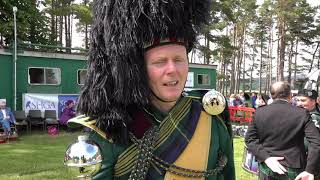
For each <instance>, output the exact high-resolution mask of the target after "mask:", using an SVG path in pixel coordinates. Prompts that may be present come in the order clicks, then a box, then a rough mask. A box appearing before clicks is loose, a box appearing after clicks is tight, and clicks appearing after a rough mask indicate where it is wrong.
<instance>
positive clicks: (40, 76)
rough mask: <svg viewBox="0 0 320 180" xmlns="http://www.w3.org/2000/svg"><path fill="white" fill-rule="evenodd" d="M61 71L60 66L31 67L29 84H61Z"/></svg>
mask: <svg viewBox="0 0 320 180" xmlns="http://www.w3.org/2000/svg"><path fill="white" fill-rule="evenodd" d="M60 83H61V71H60V69H59V68H42V67H41V68H39V67H32V68H29V84H31V85H59V84H60Z"/></svg>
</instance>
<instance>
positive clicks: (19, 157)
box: [0, 132, 79, 180]
mask: <svg viewBox="0 0 320 180" xmlns="http://www.w3.org/2000/svg"><path fill="white" fill-rule="evenodd" d="M78 134H79V133H73V134H68V133H63V132H61V133H60V134H59V135H58V136H49V135H48V134H47V133H42V132H41V133H33V134H32V135H22V136H20V138H19V140H18V141H10V142H9V143H6V144H0V154H1V156H0V157H1V158H0V179H1V180H7V179H8V180H13V179H21V180H34V179H72V177H74V176H73V175H72V174H71V173H70V172H69V171H68V170H67V168H65V167H64V165H63V158H64V153H65V150H66V148H67V146H68V145H69V144H70V143H71V142H73V141H74V140H76V137H77V135H78Z"/></svg>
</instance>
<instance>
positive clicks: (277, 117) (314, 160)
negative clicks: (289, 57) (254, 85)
mask: <svg viewBox="0 0 320 180" xmlns="http://www.w3.org/2000/svg"><path fill="white" fill-rule="evenodd" d="M271 96H272V98H273V99H274V102H273V103H272V104H270V105H268V106H265V107H261V108H258V109H257V110H256V112H255V115H254V118H253V122H252V123H251V124H250V125H249V128H248V131H247V133H246V137H245V143H246V145H247V147H248V149H249V150H250V151H251V152H252V153H253V154H254V155H255V156H256V158H257V160H258V161H259V162H260V164H259V169H260V171H259V179H262V180H263V179H265V178H268V179H271V180H273V179H290V180H293V179H295V178H296V179H298V180H299V179H304V178H305V179H308V180H309V179H310V180H313V179H314V174H315V173H316V172H317V171H318V160H319V156H320V134H319V131H318V130H317V128H316V127H315V125H314V123H313V122H312V121H311V118H310V115H309V113H308V112H307V110H305V109H303V108H299V107H295V106H292V105H291V104H290V103H289V101H290V98H291V92H290V85H289V84H288V83H287V82H276V83H274V84H273V85H272V86H271ZM304 137H306V138H307V140H308V141H309V142H310V145H309V150H308V156H307V155H306V153H305V147H304V143H303V141H304V140H303V139H304Z"/></svg>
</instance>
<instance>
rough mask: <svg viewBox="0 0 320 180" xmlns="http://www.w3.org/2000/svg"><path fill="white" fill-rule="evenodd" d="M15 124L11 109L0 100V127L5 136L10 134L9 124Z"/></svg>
mask: <svg viewBox="0 0 320 180" xmlns="http://www.w3.org/2000/svg"><path fill="white" fill-rule="evenodd" d="M15 123H16V119H15V117H14V115H13V113H12V111H11V109H10V108H8V107H7V106H6V101H4V100H0V124H1V125H2V128H3V129H4V133H5V134H6V135H10V134H11V133H12V132H11V127H10V124H15Z"/></svg>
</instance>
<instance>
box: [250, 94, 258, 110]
mask: <svg viewBox="0 0 320 180" xmlns="http://www.w3.org/2000/svg"><path fill="white" fill-rule="evenodd" d="M256 99H257V93H255V92H253V93H252V94H251V104H252V107H253V108H256Z"/></svg>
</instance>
